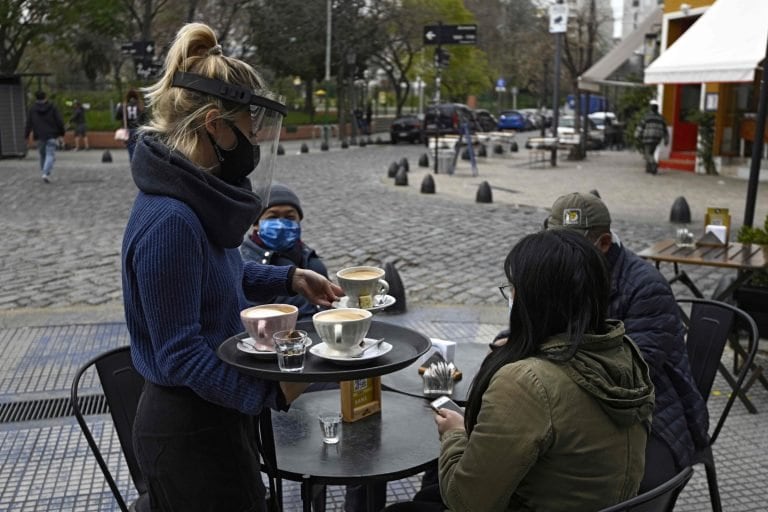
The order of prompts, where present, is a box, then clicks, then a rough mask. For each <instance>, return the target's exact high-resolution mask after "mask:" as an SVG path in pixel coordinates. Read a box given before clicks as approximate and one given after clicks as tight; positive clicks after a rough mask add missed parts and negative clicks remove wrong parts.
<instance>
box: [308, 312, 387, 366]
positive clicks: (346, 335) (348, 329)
mask: <svg viewBox="0 0 768 512" xmlns="http://www.w3.org/2000/svg"><path fill="white" fill-rule="evenodd" d="M372 317H373V314H372V313H371V312H370V311H366V310H365V309H357V308H340V309H329V310H327V311H320V312H319V313H315V314H314V316H313V317H312V323H313V324H314V326H315V331H317V334H318V336H320V339H321V340H323V342H324V343H325V345H326V347H327V350H329V351H330V352H331V353H336V354H339V355H345V356H355V355H358V354H360V353H361V352H362V350H363V349H362V347H361V346H360V343H361V342H362V341H363V340H364V339H365V335H366V334H368V329H370V327H371V318H372Z"/></svg>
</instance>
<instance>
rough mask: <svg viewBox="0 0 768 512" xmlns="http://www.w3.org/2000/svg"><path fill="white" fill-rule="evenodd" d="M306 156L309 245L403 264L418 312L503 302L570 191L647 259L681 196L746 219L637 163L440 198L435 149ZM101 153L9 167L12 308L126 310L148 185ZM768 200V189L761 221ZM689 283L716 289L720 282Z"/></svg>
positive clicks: (289, 150) (699, 217) (0, 273)
mask: <svg viewBox="0 0 768 512" xmlns="http://www.w3.org/2000/svg"><path fill="white" fill-rule="evenodd" d="M297 150H298V145H297V143H293V144H290V143H289V144H286V155H285V156H282V157H280V159H279V161H278V170H277V176H278V178H279V179H280V180H282V181H284V182H285V183H287V184H289V185H290V186H292V187H293V188H295V189H296V191H297V193H298V194H299V196H300V197H301V199H302V202H303V205H304V211H305V220H304V222H303V231H304V240H305V241H306V242H307V243H309V244H310V245H312V246H313V247H315V248H316V249H317V251H318V253H319V254H320V255H321V256H322V257H323V258H324V259H325V261H326V264H327V266H328V269H329V270H330V271H331V272H335V271H336V270H338V269H340V268H343V267H344V266H348V265H353V264H367V263H372V264H381V263H384V262H387V261H391V262H393V263H394V264H395V266H396V268H397V269H398V270H399V271H400V274H401V277H402V278H403V282H404V284H405V286H406V289H407V292H408V299H409V300H410V301H412V302H413V303H424V304H464V305H475V304H495V303H496V301H497V297H496V295H497V294H496V293H495V285H496V284H497V283H499V282H501V281H503V279H504V278H503V273H502V269H501V263H502V261H503V259H504V256H505V255H506V253H507V251H508V250H509V248H510V247H511V246H512V245H513V244H514V243H515V241H516V240H517V239H518V238H519V237H521V236H522V235H524V234H526V233H529V232H531V231H533V230H536V229H539V227H540V225H541V222H542V221H543V219H544V218H545V217H546V215H547V213H546V210H545V208H547V207H548V206H550V205H551V203H552V201H554V199H555V198H556V197H557V196H558V195H560V194H561V193H565V192H568V191H572V190H591V189H597V190H598V191H599V192H600V193H601V196H602V197H603V199H604V200H605V201H606V203H607V204H608V206H609V208H610V209H611V211H612V212H613V216H614V219H615V220H614V230H615V231H616V232H617V233H618V234H619V236H620V237H621V238H622V240H623V241H624V243H626V244H627V245H628V246H629V247H630V248H633V249H636V250H637V249H641V248H643V247H645V246H646V245H648V244H649V243H650V242H651V241H654V240H656V239H659V238H663V237H665V236H668V235H669V234H670V233H671V229H672V228H671V226H670V224H669V222H668V216H669V209H670V207H671V203H672V200H673V199H674V197H676V196H678V195H684V196H686V198H687V199H688V202H689V204H690V205H691V210H692V214H693V218H694V226H697V225H701V224H703V211H704V207H705V206H707V205H717V206H723V207H730V208H731V211H732V212H734V216H737V217H739V218H740V216H741V212H742V211H743V198H744V196H745V191H746V182H745V181H743V180H736V179H719V178H712V177H709V176H694V175H691V174H688V173H679V172H678V173H662V174H661V175H659V176H655V177H654V176H650V175H646V174H645V173H643V172H642V171H641V170H639V167H640V166H639V161H638V156H637V155H636V154H631V153H607V152H606V153H602V154H598V155H595V156H592V157H591V158H590V160H589V161H587V162H583V163H580V164H578V165H577V164H574V163H573V162H565V161H563V162H561V163H560V165H559V166H558V167H556V168H551V167H547V168H542V169H529V168H527V165H526V164H527V160H526V156H525V154H524V150H523V152H521V153H517V154H508V155H507V156H505V157H502V158H494V159H487V160H485V161H482V159H481V162H480V164H479V170H480V176H478V177H472V176H471V174H470V172H469V168H468V163H466V162H463V161H460V163H459V168H458V170H457V172H456V174H455V175H454V176H447V175H443V174H440V175H435V176H434V177H435V179H436V186H437V194H435V195H425V194H420V193H419V186H420V183H421V180H422V179H423V177H424V176H425V175H426V174H428V173H429V171H428V170H427V169H424V168H420V167H418V166H417V161H418V157H419V156H420V155H422V154H423V153H424V148H423V147H420V146H412V145H409V146H406V145H398V146H390V145H388V144H385V145H373V146H367V147H365V148H357V147H353V148H351V149H348V150H341V149H333V150H331V151H328V152H320V151H318V150H317V149H313V150H311V151H310V153H308V154H303V155H299V154H297V153H298V151H297ZM101 154H102V153H101V151H83V152H77V153H75V152H71V151H70V152H59V153H58V154H57V162H56V167H55V173H54V182H53V183H51V184H45V183H43V182H42V180H41V179H40V176H39V173H38V172H37V161H36V159H35V158H34V157H33V156H32V154H30V155H28V156H27V158H25V159H22V160H0V183H2V187H1V188H0V229H2V233H3V243H2V245H1V246H0V261H2V263H0V281H2V283H3V287H2V290H0V311H2V310H16V309H19V308H66V307H70V306H77V307H87V306H95V305H107V306H114V307H118V306H119V303H120V300H121V291H120V243H121V238H122V231H123V227H124V225H125V221H126V219H127V216H128V213H129V211H130V207H131V203H132V200H133V198H134V196H135V186H134V185H133V182H132V180H131V177H130V172H129V169H128V161H127V154H126V153H125V152H124V151H114V152H112V157H113V159H114V161H113V162H112V163H102V162H101ZM510 155H512V156H510ZM402 157H406V158H407V159H408V160H409V163H410V169H411V171H410V173H409V181H410V183H409V186H407V187H395V186H394V185H393V180H392V179H389V178H387V168H388V166H389V164H390V163H391V162H393V161H398V160H399V159H401V158H402ZM483 180H488V181H489V182H490V184H491V185H492V187H493V194H494V203H492V204H479V203H476V202H475V201H474V199H475V191H476V190H477V186H478V185H479V183H480V182H481V181H483ZM767 192H768V191H766V188H765V187H762V189H761V190H760V194H759V196H758V209H757V216H756V218H758V219H762V218H764V215H765V213H764V212H765V208H766V206H768V200H766V198H768V194H767ZM734 225H735V226H738V225H739V224H737V223H736V222H734ZM690 273H691V274H692V275H693V276H694V278H695V279H696V281H697V283H698V284H700V285H701V288H702V289H704V290H711V289H713V288H714V286H715V284H716V282H717V279H718V278H719V276H720V275H721V274H720V273H719V272H716V271H709V270H706V269H705V270H703V271H702V270H701V269H691V272H690Z"/></svg>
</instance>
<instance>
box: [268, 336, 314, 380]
mask: <svg viewBox="0 0 768 512" xmlns="http://www.w3.org/2000/svg"><path fill="white" fill-rule="evenodd" d="M307 339H308V338H307V332H306V331H297V330H294V329H289V330H287V331H278V332H276V333H275V334H273V335H272V340H273V341H274V342H275V352H276V353H277V365H278V366H279V367H280V371H282V372H301V371H303V370H304V360H305V359H306V357H307Z"/></svg>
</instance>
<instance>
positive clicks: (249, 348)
mask: <svg viewBox="0 0 768 512" xmlns="http://www.w3.org/2000/svg"><path fill="white" fill-rule="evenodd" d="M236 346H237V350H239V351H240V352H245V353H246V354H251V355H253V356H256V357H259V358H262V359H271V358H274V357H276V356H277V354H276V353H275V351H274V349H272V350H257V349H256V347H254V346H253V338H243V339H242V340H240V341H238V342H237V345H236Z"/></svg>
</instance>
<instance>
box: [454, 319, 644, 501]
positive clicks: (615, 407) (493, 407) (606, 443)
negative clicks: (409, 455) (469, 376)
mask: <svg viewBox="0 0 768 512" xmlns="http://www.w3.org/2000/svg"><path fill="white" fill-rule="evenodd" d="M608 327H609V329H608V330H607V332H605V333H603V334H586V335H585V336H584V338H585V339H584V342H583V343H582V344H581V346H580V347H579V350H578V351H577V352H576V355H575V356H574V357H573V358H572V359H571V360H569V361H565V362H563V363H557V362H554V361H551V360H548V359H544V358H543V357H529V358H526V359H523V360H520V361H516V362H514V363H510V364H507V365H505V366H503V367H502V368H501V369H499V370H498V371H497V372H496V374H495V375H494V376H493V378H492V379H491V382H490V384H489V385H488V389H487V390H486V391H485V393H484V394H483V401H482V405H481V408H480V414H479V415H478V417H477V424H476V425H475V427H474V430H473V431H472V434H471V435H469V436H467V434H466V432H465V431H464V429H457V430H448V431H446V432H445V433H443V435H442V438H441V451H440V459H439V474H440V492H441V494H442V497H443V501H444V502H445V504H446V505H447V506H448V508H449V509H450V510H452V511H456V512H458V511H467V512H468V511H482V512H507V511H532V510H548V511H556V510H569V511H587V510H589V511H594V510H600V509H603V508H605V507H607V506H609V505H613V504H614V503H618V502H620V501H623V500H626V499H628V498H630V497H632V496H634V495H635V494H636V493H637V489H638V487H639V485H640V480H641V478H642V476H643V466H644V460H645V445H646V440H647V439H648V423H649V421H650V416H651V411H652V410H653V387H652V386H651V382H650V378H649V376H648V366H647V365H646V364H645V363H644V362H643V358H642V356H641V355H640V352H639V351H638V349H637V347H636V346H634V345H633V344H632V343H631V342H630V341H629V339H628V338H626V337H625V336H624V328H623V327H622V325H621V322H610V323H609V326H608ZM568 345H569V341H567V339H566V338H565V336H564V335H561V336H557V337H553V338H552V339H550V340H548V341H546V342H545V343H544V344H542V346H541V351H542V352H545V353H546V352H550V351H551V352H561V351H562V350H563V348H564V347H566V346H568Z"/></svg>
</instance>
